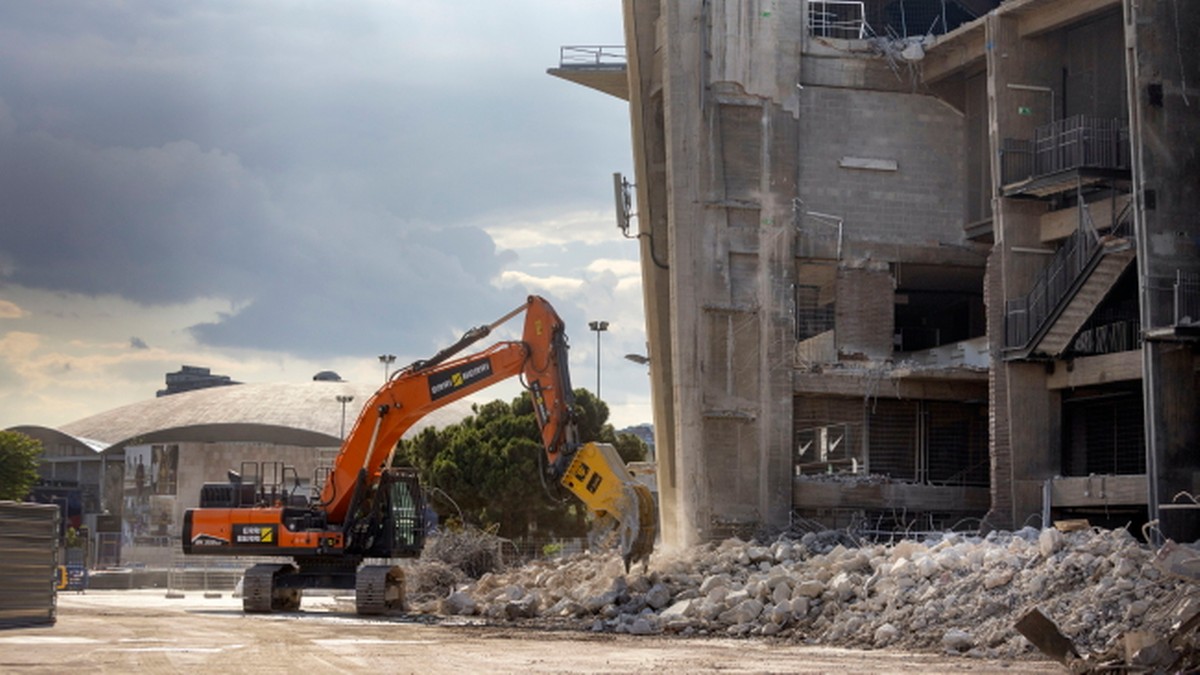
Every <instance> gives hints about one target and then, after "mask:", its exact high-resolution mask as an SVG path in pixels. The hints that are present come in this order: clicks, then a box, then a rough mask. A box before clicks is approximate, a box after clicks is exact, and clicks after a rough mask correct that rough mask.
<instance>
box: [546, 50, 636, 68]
mask: <svg viewBox="0 0 1200 675" xmlns="http://www.w3.org/2000/svg"><path fill="white" fill-rule="evenodd" d="M625 64H626V58H625V47H624V45H570V46H566V47H560V48H559V50H558V67H559V68H563V69H574V70H613V69H620V68H624V67H625Z"/></svg>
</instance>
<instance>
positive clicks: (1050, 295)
mask: <svg viewBox="0 0 1200 675" xmlns="http://www.w3.org/2000/svg"><path fill="white" fill-rule="evenodd" d="M1080 209H1082V213H1081V216H1080V224H1079V227H1077V228H1076V229H1075V231H1074V232H1072V233H1071V236H1069V237H1067V239H1066V240H1065V241H1064V242H1063V243H1062V245H1061V246H1059V247H1058V249H1057V250H1056V251H1055V252H1054V256H1053V257H1052V258H1051V259H1050V264H1049V265H1047V266H1046V267H1044V268H1043V269H1042V271H1041V272H1039V273H1038V275H1037V279H1036V281H1035V282H1034V285H1033V290H1031V291H1030V292H1029V294H1028V295H1026V296H1025V297H1023V298H1014V299H1012V300H1007V301H1006V302H1005V321H1004V346H1005V347H1006V348H1009V349H1020V348H1023V347H1026V346H1028V345H1029V342H1030V340H1032V339H1033V337H1034V335H1035V334H1036V333H1037V332H1038V331H1040V330H1041V329H1042V328H1043V327H1044V325H1045V324H1046V322H1047V321H1048V320H1049V319H1050V318H1051V317H1052V316H1054V315H1055V313H1056V310H1057V309H1058V307H1059V305H1060V304H1061V303H1063V302H1065V301H1067V300H1069V298H1068V297H1067V296H1068V293H1069V292H1070V291H1071V289H1072V288H1073V287H1074V286H1075V285H1076V281H1077V280H1078V279H1079V277H1080V275H1081V274H1083V273H1084V272H1085V271H1086V270H1088V269H1089V268H1090V267H1091V265H1092V262H1093V261H1094V260H1095V259H1096V258H1097V257H1098V256H1101V255H1103V250H1104V239H1103V238H1102V237H1101V236H1100V234H1099V232H1097V228H1096V227H1095V225H1094V224H1093V223H1091V219H1090V217H1089V216H1088V212H1087V209H1086V207H1084V206H1080ZM1109 234H1111V236H1112V237H1113V238H1118V239H1120V238H1126V239H1129V240H1130V241H1131V242H1132V239H1133V218H1132V217H1130V210H1129V206H1128V205H1127V206H1126V207H1125V210H1123V211H1122V212H1121V213H1120V214H1119V215H1118V216H1117V218H1116V224H1115V225H1113V227H1112V231H1111V232H1110V233H1109Z"/></svg>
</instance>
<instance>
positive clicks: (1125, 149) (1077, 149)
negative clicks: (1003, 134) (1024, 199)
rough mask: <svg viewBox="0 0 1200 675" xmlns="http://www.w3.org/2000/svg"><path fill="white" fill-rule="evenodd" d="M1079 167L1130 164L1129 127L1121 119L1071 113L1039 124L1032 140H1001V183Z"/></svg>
mask: <svg viewBox="0 0 1200 675" xmlns="http://www.w3.org/2000/svg"><path fill="white" fill-rule="evenodd" d="M1079 168H1093V169H1128V168H1129V127H1128V126H1127V125H1126V124H1125V122H1124V121H1122V120H1119V119H1104V118H1096V117H1085V116H1083V115H1074V116H1071V117H1068V118H1065V119H1061V120H1056V121H1054V122H1051V123H1049V124H1044V125H1042V126H1040V127H1038V128H1037V129H1036V130H1034V134H1033V140H1032V141H1031V140H1028V139H1020V138H1005V139H1003V140H1002V142H1001V146H1000V177H1001V184H1003V185H1011V184H1013V183H1017V182H1020V181H1022V180H1025V179H1026V178H1036V177H1038V176H1045V175H1048V174H1052V173H1057V172H1059V171H1066V170H1069V169H1079Z"/></svg>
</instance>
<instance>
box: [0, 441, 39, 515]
mask: <svg viewBox="0 0 1200 675" xmlns="http://www.w3.org/2000/svg"><path fill="white" fill-rule="evenodd" d="M41 454H42V444H41V443H40V442H39V441H37V440H35V439H33V438H31V437H29V436H26V435H25V434H22V433H20V432H17V431H0V499H6V500H12V501H21V500H22V499H25V497H26V496H28V495H29V489H30V488H31V487H33V484H34V483H36V482H37V480H38V471H37V469H38V458H39V457H41Z"/></svg>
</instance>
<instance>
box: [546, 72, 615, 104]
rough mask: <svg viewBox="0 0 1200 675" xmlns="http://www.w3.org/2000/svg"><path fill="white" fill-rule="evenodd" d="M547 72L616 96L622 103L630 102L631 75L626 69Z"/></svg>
mask: <svg viewBox="0 0 1200 675" xmlns="http://www.w3.org/2000/svg"><path fill="white" fill-rule="evenodd" d="M546 72H547V73H549V74H550V75H553V76H554V77H557V78H560V79H563V80H566V81H567V82H574V83H575V84H581V85H583V86H585V87H588V88H590V89H595V90H596V91H599V92H603V93H605V94H608V95H609V96H615V97H616V98H619V99H621V100H622V101H628V100H629V74H628V72H627V70H626V68H625V67H620V68H547V69H546Z"/></svg>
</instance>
